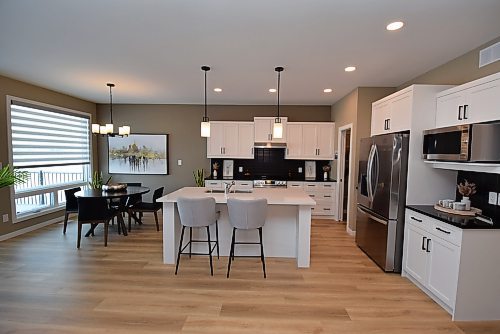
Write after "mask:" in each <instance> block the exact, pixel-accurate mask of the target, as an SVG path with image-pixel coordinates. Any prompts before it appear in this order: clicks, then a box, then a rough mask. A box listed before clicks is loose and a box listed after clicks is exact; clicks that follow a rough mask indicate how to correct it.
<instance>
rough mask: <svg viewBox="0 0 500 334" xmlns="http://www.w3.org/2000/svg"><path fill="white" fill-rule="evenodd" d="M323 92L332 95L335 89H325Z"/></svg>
mask: <svg viewBox="0 0 500 334" xmlns="http://www.w3.org/2000/svg"><path fill="white" fill-rule="evenodd" d="M323 92H325V93H331V92H333V89H331V88H325V89H323Z"/></svg>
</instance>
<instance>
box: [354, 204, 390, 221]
mask: <svg viewBox="0 0 500 334" xmlns="http://www.w3.org/2000/svg"><path fill="white" fill-rule="evenodd" d="M358 211H359V212H361V213H363V214H365V215H367V216H368V217H370V218H371V219H372V220H374V221H376V222H377V223H380V224H382V225H387V221H385V220H383V219H380V218H378V217H375V216H374V215H372V214H370V213H368V211H366V210H363V209H361V208H360V207H359V206H358Z"/></svg>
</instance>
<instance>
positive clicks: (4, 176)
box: [0, 165, 29, 188]
mask: <svg viewBox="0 0 500 334" xmlns="http://www.w3.org/2000/svg"><path fill="white" fill-rule="evenodd" d="M28 177H29V174H28V172H26V171H20V170H18V169H15V168H10V166H9V165H6V166H4V167H2V169H0V188H4V187H8V186H12V185H15V184H21V183H24V182H26V181H27V180H28Z"/></svg>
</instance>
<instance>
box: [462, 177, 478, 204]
mask: <svg viewBox="0 0 500 334" xmlns="http://www.w3.org/2000/svg"><path fill="white" fill-rule="evenodd" d="M457 188H458V192H459V193H460V194H461V195H462V196H463V198H462V203H464V204H465V210H470V209H471V207H470V204H471V203H470V199H469V197H470V196H471V195H474V194H475V193H476V184H475V183H471V182H469V181H467V180H464V183H459V184H458V185H457Z"/></svg>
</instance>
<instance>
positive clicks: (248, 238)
mask: <svg viewBox="0 0 500 334" xmlns="http://www.w3.org/2000/svg"><path fill="white" fill-rule="evenodd" d="M179 197H213V198H215V201H216V203H217V205H216V207H217V210H218V211H220V218H219V220H218V224H219V247H220V255H221V256H228V255H229V249H230V246H231V233H232V227H231V225H230V224H229V217H228V212H227V204H226V203H227V197H229V198H231V197H232V198H243V199H244V198H248V199H251V198H266V199H267V201H268V213H267V220H266V224H265V226H264V228H263V242H264V255H265V256H266V257H283V258H296V259H297V266H298V267H299V268H308V267H309V261H310V240H311V207H312V206H314V205H315V202H314V200H312V199H311V198H310V197H309V196H308V195H307V194H306V193H305V192H304V191H303V190H301V189H253V192H252V193H244V194H241V193H238V194H233V193H231V194H229V195H227V196H226V195H224V194H220V193H207V192H206V189H205V188H195V187H186V188H182V189H179V190H177V191H175V192H173V193H170V194H168V195H166V196H164V197H162V198H160V199H159V200H158V201H159V202H163V262H164V263H165V264H175V261H176V259H177V251H178V247H179V241H180V235H181V229H182V228H181V224H180V218H179V213H178V211H177V204H176V202H177V198H179ZM210 238H211V240H215V225H214V226H212V227H211V230H210ZM206 239H207V235H206V229H203V228H193V240H206ZM188 240H189V230H188V229H186V231H185V233H184V244H186V242H187V241H188ZM258 240H259V238H258V232H257V230H250V231H243V230H237V231H236V241H237V242H238V241H244V242H257V241H258ZM207 250H208V246H207V243H195V244H193V248H192V251H193V252H196V253H206V252H207ZM214 252H215V253H214V255H216V250H214ZM235 255H236V256H238V255H255V256H258V255H260V249H259V246H258V245H236V246H235Z"/></svg>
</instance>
